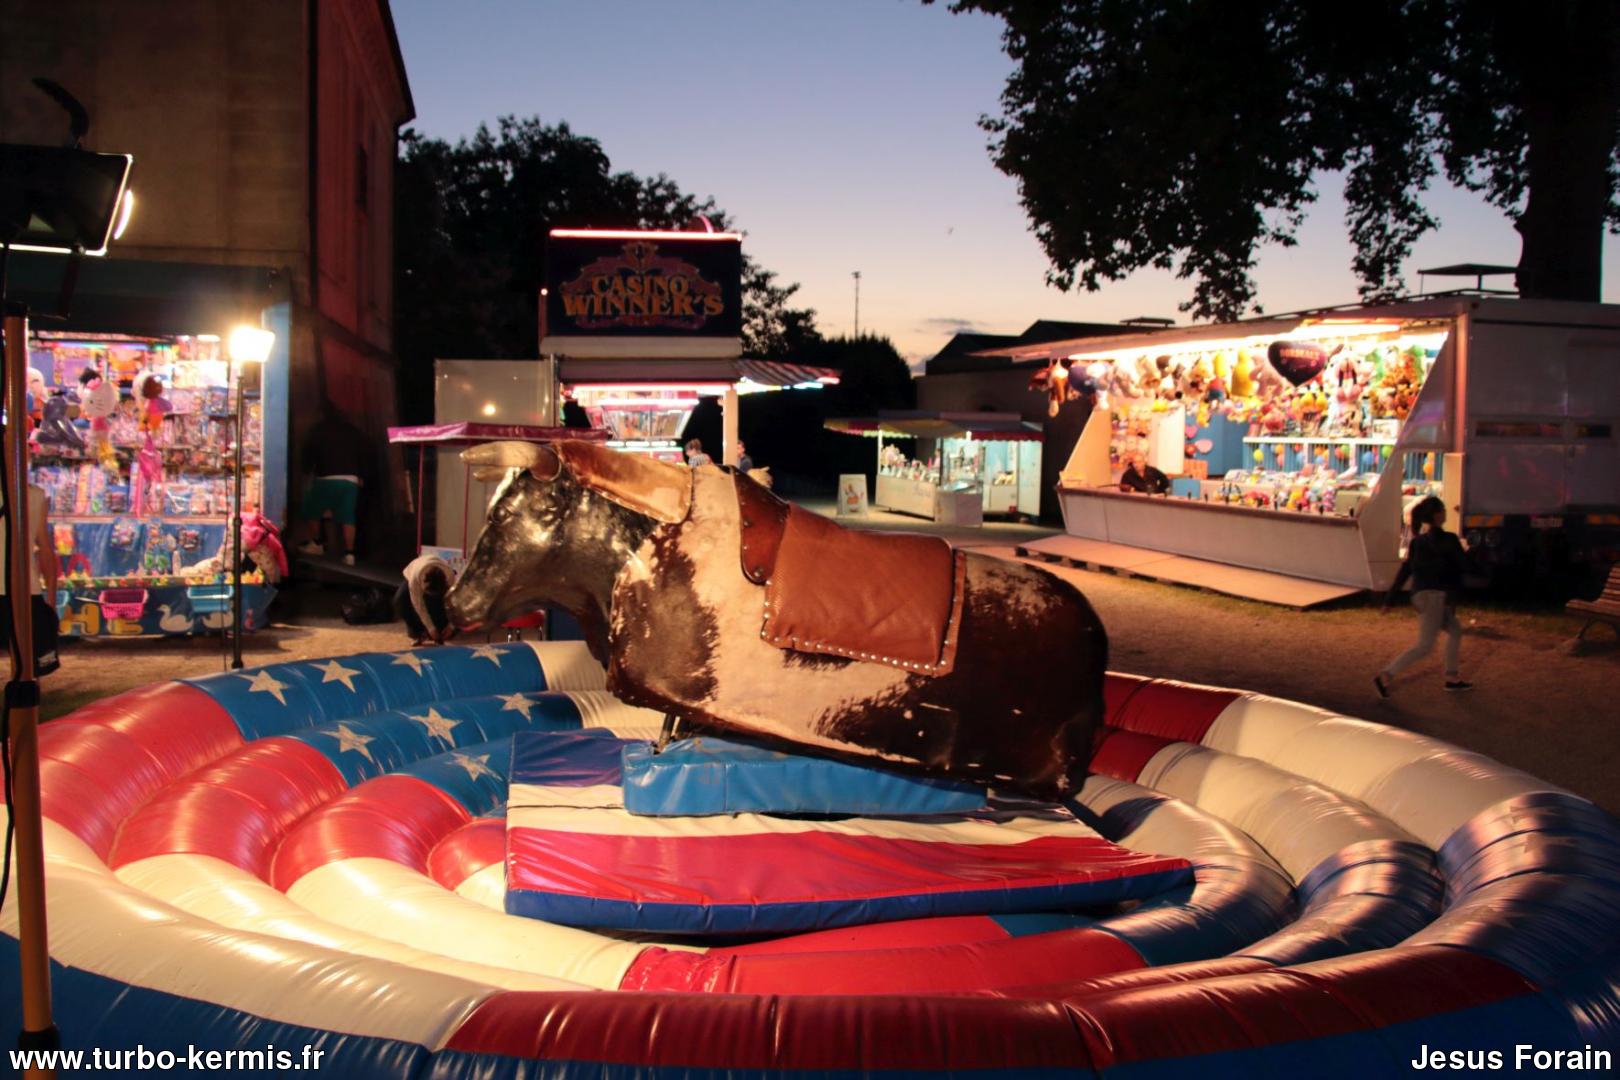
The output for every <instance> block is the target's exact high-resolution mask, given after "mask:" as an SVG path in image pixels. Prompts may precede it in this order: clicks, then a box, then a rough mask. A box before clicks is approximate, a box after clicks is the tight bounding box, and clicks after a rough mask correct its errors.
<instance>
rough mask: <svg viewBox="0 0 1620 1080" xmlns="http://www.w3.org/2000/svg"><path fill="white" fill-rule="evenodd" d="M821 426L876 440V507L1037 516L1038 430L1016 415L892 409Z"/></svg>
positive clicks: (959, 515)
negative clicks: (910, 448) (871, 415)
mask: <svg viewBox="0 0 1620 1080" xmlns="http://www.w3.org/2000/svg"><path fill="white" fill-rule="evenodd" d="M826 426H827V428H828V429H829V430H832V431H838V432H843V433H844V434H847V435H862V436H866V437H868V438H873V439H876V440H877V458H878V467H877V490H876V491H875V492H874V497H873V499H872V505H874V506H876V507H878V508H879V509H883V510H892V511H895V512H897V513H902V514H912V515H915V516H917V517H925V518H929V519H932V520H934V521H937V522H941V523H944V524H958V525H968V524H974V525H976V524H979V523H980V522H981V521H983V519H984V517H985V516H986V515H997V516H1026V517H1030V518H1034V517H1038V516H1039V515H1040V506H1041V492H1040V482H1041V430H1040V428H1039V427H1038V426H1037V425H1035V424H1031V423H1029V422H1027V421H1025V420H1022V419H1020V418H1019V416H1018V415H1017V414H1016V413H953V412H938V413H930V412H914V411H906V412H899V411H896V412H882V413H879V414H878V415H877V416H876V417H871V418H859V419H834V420H828V421H827V424H826ZM907 445H910V446H914V447H915V448H916V449H915V450H914V452H913V453H911V454H908V453H907V452H906V449H905V447H906V446H907Z"/></svg>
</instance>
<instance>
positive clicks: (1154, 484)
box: [1119, 454, 1170, 495]
mask: <svg viewBox="0 0 1620 1080" xmlns="http://www.w3.org/2000/svg"><path fill="white" fill-rule="evenodd" d="M1119 490H1121V491H1136V492H1140V493H1141V494H1143V495H1168V494H1169V493H1170V478H1169V477H1168V476H1166V475H1164V473H1162V472H1160V471H1159V470H1158V469H1155V468H1154V467H1153V466H1151V465H1149V464H1147V462H1146V460H1145V459H1144V458H1143V457H1142V455H1141V454H1132V455H1131V457H1130V460H1129V462H1127V463H1126V465H1125V471H1124V472H1123V473H1121V474H1120V476H1119Z"/></svg>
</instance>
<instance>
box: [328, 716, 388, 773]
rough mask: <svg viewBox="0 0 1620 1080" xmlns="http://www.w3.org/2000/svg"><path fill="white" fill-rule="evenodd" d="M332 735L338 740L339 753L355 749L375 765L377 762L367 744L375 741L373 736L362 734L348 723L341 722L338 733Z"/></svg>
mask: <svg viewBox="0 0 1620 1080" xmlns="http://www.w3.org/2000/svg"><path fill="white" fill-rule="evenodd" d="M332 737H333V738H334V739H336V740H337V744H338V753H340V754H344V753H347V752H348V751H350V750H353V751H355V752H356V753H358V754H359V755H360V756H361V757H363V758H365V759H366V760H367V761H369V762H371V763H372V764H373V765H375V764H376V763H377V759H376V758H374V757H372V756H371V751H370V750H367V749H366V744H367V743H369V742H372V741H373V738H372V736H370V735H362V734H360V733H359V732H358V731H355V730H354V729H353V728H351V727H349V726H348V725H347V724H339V725H338V726H337V732H336V734H334V735H333V736H332Z"/></svg>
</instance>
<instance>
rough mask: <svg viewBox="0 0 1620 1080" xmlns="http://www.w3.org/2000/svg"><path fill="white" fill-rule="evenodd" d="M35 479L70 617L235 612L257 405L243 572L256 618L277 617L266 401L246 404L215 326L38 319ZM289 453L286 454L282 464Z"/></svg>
mask: <svg viewBox="0 0 1620 1080" xmlns="http://www.w3.org/2000/svg"><path fill="white" fill-rule="evenodd" d="M29 367H30V371H29V373H28V378H29V384H30V385H29V392H30V397H31V400H32V402H33V414H32V417H31V420H32V423H33V432H32V434H31V436H30V443H31V455H30V459H31V468H30V478H31V481H32V482H33V483H34V484H36V485H38V486H39V487H40V488H42V489H43V490H44V492H45V497H46V502H47V506H48V508H49V514H50V526H51V532H52V536H53V539H54V541H55V545H56V552H57V557H58V559H59V560H60V562H61V567H62V576H61V581H60V585H59V589H58V594H57V596H56V598H55V601H56V607H57V611H58V614H59V616H60V618H61V631H62V633H63V634H65V635H74V636H100V635H110V636H134V635H141V634H188V633H194V632H206V631H216V630H220V629H222V628H224V627H226V626H229V625H230V623H231V604H232V590H233V588H234V587H235V586H236V584H237V582H238V579H237V577H236V576H235V575H234V574H232V573H231V572H230V571H231V562H232V560H231V558H230V555H229V550H228V549H229V546H230V544H231V530H230V522H231V514H232V506H233V487H234V484H235V457H236V455H235V449H236V448H235V442H236V438H237V431H236V428H237V418H238V415H241V416H243V417H244V418H245V423H244V425H243V431H242V433H241V437H242V442H243V453H242V460H243V465H244V468H243V495H242V508H243V509H244V511H246V512H248V514H249V517H248V518H245V519H244V521H245V522H246V524H245V526H244V537H245V539H244V546H243V550H244V554H245V555H246V556H248V557H250V558H251V559H252V562H253V569H252V570H249V571H246V572H244V573H242V574H241V576H240V579H239V580H240V584H241V586H242V589H243V596H242V600H243V622H244V627H245V628H246V629H253V628H257V627H262V626H264V625H266V618H265V615H266V609H267V608H268V607H269V604H270V601H271V599H272V598H273V597H274V595H275V590H274V588H273V583H274V582H275V581H276V580H278V578H279V575H280V572H281V570H282V569H284V567H282V566H280V565H279V562H280V556H279V542H277V541H275V540H274V532H273V530H269V529H266V528H264V527H263V526H262V525H261V522H262V521H263V519H262V518H260V517H259V515H260V512H261V511H262V509H263V508H264V506H265V502H264V491H263V488H264V484H263V477H264V474H265V467H266V453H265V422H264V419H265V418H264V401H263V400H262V395H261V394H260V392H259V391H258V390H257V389H251V388H250V389H248V390H247V391H246V397H245V400H244V401H243V402H242V405H243V409H242V411H241V413H240V414H239V413H238V408H237V405H238V403H237V400H236V393H237V390H236V388H235V387H234V386H233V385H232V383H233V380H232V378H231V371H230V368H231V365H230V364H229V362H228V360H227V358H226V355H225V346H224V343H223V342H221V340H220V339H219V338H218V337H217V336H214V335H207V334H200V335H174V336H144V337H138V336H130V335H118V334H102V333H94V334H93V333H52V332H43V331H42V332H38V333H35V334H33V335H32V336H31V337H30V340H29ZM270 464H271V466H272V467H276V466H277V465H278V463H274V462H272V463H270Z"/></svg>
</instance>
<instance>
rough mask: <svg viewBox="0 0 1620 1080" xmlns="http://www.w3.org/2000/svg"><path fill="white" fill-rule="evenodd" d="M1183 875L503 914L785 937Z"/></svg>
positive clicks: (1081, 897) (552, 902)
mask: <svg viewBox="0 0 1620 1080" xmlns="http://www.w3.org/2000/svg"><path fill="white" fill-rule="evenodd" d="M1186 876H1187V875H1186V873H1185V872H1184V871H1181V870H1173V871H1161V872H1156V873H1148V874H1138V875H1135V876H1132V877H1124V878H1114V879H1108V880H1099V881H1088V882H1076V883H1074V884H1066V885H1051V886H1045V887H1042V888H1032V889H1019V890H1016V893H1012V892H1008V891H1002V892H999V893H997V892H992V891H990V890H970V891H967V892H938V893H925V894H912V895H909V896H893V897H867V898H862V899H832V900H811V901H799V902H793V903H782V904H769V903H766V904H654V903H648V902H646V901H631V900H604V899H600V898H597V897H591V896H578V895H564V894H560V893H550V892H541V891H539V890H537V889H514V888H512V887H511V886H510V885H509V886H508V887H507V890H506V911H507V913H508V914H510V915H523V916H526V917H528V918H531V919H543V920H545V921H546V922H556V923H562V924H563V925H565V926H580V927H604V928H610V929H623V928H625V927H634V928H635V929H636V930H638V931H650V932H653V933H669V934H756V933H788V932H799V931H804V930H812V929H823V928H829V927H835V926H856V925H861V924H863V923H874V922H889V921H892V920H900V919H927V918H937V917H939V916H943V915H979V914H983V913H984V912H985V909H986V908H987V907H988V908H992V909H993V908H995V907H996V906H997V905H998V904H1000V905H1001V906H1002V907H1007V906H1011V905H1012V904H1014V903H1016V904H1018V905H1019V906H1024V905H1031V906H1035V907H1048V908H1054V909H1056V908H1063V907H1078V906H1082V905H1088V904H1111V903H1116V902H1118V901H1120V900H1124V899H1127V898H1129V897H1132V896H1140V895H1142V894H1143V893H1144V892H1145V893H1154V892H1158V891H1159V890H1161V889H1165V888H1168V887H1170V886H1171V885H1174V884H1176V883H1178V882H1180V881H1184V880H1186Z"/></svg>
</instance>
